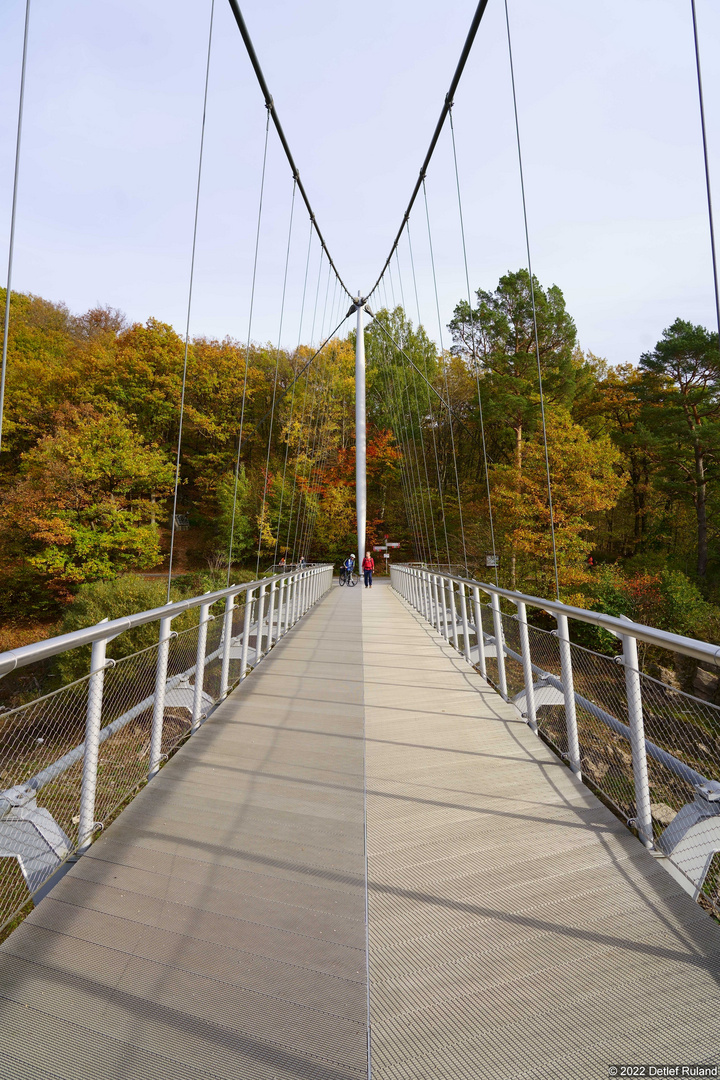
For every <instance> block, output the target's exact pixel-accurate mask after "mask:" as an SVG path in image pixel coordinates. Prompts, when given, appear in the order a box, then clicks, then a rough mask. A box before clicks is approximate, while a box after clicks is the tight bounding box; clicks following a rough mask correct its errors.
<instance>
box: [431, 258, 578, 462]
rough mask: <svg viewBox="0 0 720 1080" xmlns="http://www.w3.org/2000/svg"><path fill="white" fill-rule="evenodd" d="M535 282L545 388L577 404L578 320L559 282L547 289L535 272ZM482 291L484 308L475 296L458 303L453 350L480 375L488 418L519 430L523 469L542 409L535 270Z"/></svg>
mask: <svg viewBox="0 0 720 1080" xmlns="http://www.w3.org/2000/svg"><path fill="white" fill-rule="evenodd" d="M533 288H534V295H535V311H536V316H537V337H538V347H539V352H540V370H541V372H542V379H543V392H544V394H545V396H546V398H547V400H548V401H549V402H552V403H558V404H560V403H562V404H566V405H569V404H570V403H571V402H572V399H573V394H574V385H575V378H576V372H577V365H576V364H574V363H573V357H574V352H575V348H576V338H577V332H576V329H575V323H574V322H573V320H572V319H571V318H570V315H569V314H568V312H567V311H566V309H565V298H564V297H563V294H562V292H561V290H560V289H559V288H558V287H557V285H552V286H550V288H549V289H547V290H545V289H543V288H542V286H541V285H540V283H539V281H538V280H537V278H535V277H533ZM476 296H477V300H478V304H477V307H476V308H474V309H472V310H471V308H470V305H469V304H468V302H467V300H461V301H460V302H459V303H458V304H457V305H456V307H455V312H454V315H453V318H452V319H451V321H450V323H449V329H450V332H451V334H452V338H453V352H455V353H456V354H457V355H459V356H462V357H463V358H464V360H465V362H466V363H467V365H468V367H469V368H470V370H471V371H472V372H473V374H475V372H476V371H477V372H478V374H479V375H480V379H481V392H482V395H483V407H484V409H485V411H486V416H487V419H488V421H489V422H490V423H494V424H496V425H499V426H500V427H503V428H505V429H506V430H508V429H509V430H510V431H511V432H512V434H513V447H512V454H513V457H514V461H515V467H516V469H517V471H518V472H520V471H521V469H522V464H523V439H524V438H525V437H527V436H528V435H530V434H532V431H533V430H534V429H535V427H536V426H537V423H538V420H539V417H540V393H539V383H538V369H537V352H536V347H535V323H534V320H533V308H532V295H531V289H530V275H529V273H528V272H527V270H516V271H515V272H514V273H507V274H505V275H504V276H503V277H501V278H500V281H499V283H498V287H497V289H496V290H495V292H492V293H491V292H486V291H485V290H483V289H478V290H477V293H476Z"/></svg>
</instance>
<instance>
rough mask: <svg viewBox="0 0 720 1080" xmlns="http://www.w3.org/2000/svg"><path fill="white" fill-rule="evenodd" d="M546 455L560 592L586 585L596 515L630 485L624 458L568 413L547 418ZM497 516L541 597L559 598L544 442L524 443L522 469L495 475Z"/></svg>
mask: <svg viewBox="0 0 720 1080" xmlns="http://www.w3.org/2000/svg"><path fill="white" fill-rule="evenodd" d="M547 433H548V456H549V459H550V471H551V475H552V501H553V518H554V523H555V543H556V549H557V560H558V570H559V576H560V581H561V585H565V586H566V587H567V588H569V587H575V586H578V585H580V584H582V582H583V580H584V579H583V573H582V571H583V566H584V562H585V559H586V556H587V554H588V552H589V551H590V549H591V548H592V543H591V541H590V540H589V539H588V534H589V533H590V530H591V523H590V521H589V520H588V519H589V516H590V515H591V514H594V513H596V512H597V511H599V510H605V509H607V508H608V507H610V506H612V505H613V504H614V503H615V501H616V500H617V497H618V495H619V493H620V491H621V490H622V488H623V485H624V484H625V476H624V474H623V472H622V467H621V454H620V451H619V450H618V449H617V447H615V446H614V445H613V444H612V442H611V441H610V439H609V438H608V437H607V436H601V437H600V438H596V439H591V437H590V436H589V434H588V433H587V431H585V429H584V428H582V427H580V425H579V424H575V423H573V421H572V419H571V417H570V415H569V414H568V412H567V411H566V410H564V409H561V408H557V407H556V408H555V409H553V411H552V412H551V413H550V414H549V415H548V424H547ZM490 478H491V490H492V501H493V510H494V511H495V513H496V521H497V526H498V529H499V531H500V532H501V533H502V534H504V537H505V540H506V543H507V544H508V545H509V547H510V549H511V550H512V551H514V552H517V554H518V558H519V561H520V563H521V571H522V572H523V576H524V577H525V579H526V580H528V579H530V580H532V581H533V586H534V588H535V589H536V590H538V592H537V595H539V596H543V595H546V596H547V595H552V593H553V592H554V586H555V582H554V572H553V551H552V533H551V528H550V504H549V499H548V490H547V475H546V470H545V449H544V446H543V443H542V440H541V439H540V438H539V437H538V438H536V439H534V440H532V441H530V442H528V443H527V444H526V447H525V455H524V464H523V469H522V472H521V473H518V472H517V470H516V468H515V466H514V464H504V465H503V464H500V465H494V466H492V468H491V470H490Z"/></svg>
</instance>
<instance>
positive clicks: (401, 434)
mask: <svg viewBox="0 0 720 1080" xmlns="http://www.w3.org/2000/svg"><path fill="white" fill-rule="evenodd" d="M377 321H378V324H379V320H377ZM382 356H383V360H384V364H383V366H382V368H380V370H381V372H382V374H383V377H384V379H385V391H386V395H387V400H388V401H389V402H390V415H391V420H392V421H393V424H394V426H395V428H396V438H397V440H398V443H399V446H400V452H401V458H400V478H401V483H402V487H403V501H404V503H405V512H406V515H407V519H408V525H409V527H410V531H411V533H412V534H413V545H414V548H415V553H416V556H417V557H418V558H419V559H420V560H422V545H421V543H420V530H419V527H418V517H417V513H416V511H415V508H414V507H413V500H412V494H413V492H412V485H411V483H410V480H409V477H408V470H409V468H410V467H411V458H410V453H409V450H408V447H409V440H408V438H407V428H406V425H405V424H404V420H401V415H400V410H399V402H398V394H397V390H396V388H395V377H394V373H393V371H392V365H391V364H390V362H389V361H388V355H387V345H386V343H385V341H383V342H382Z"/></svg>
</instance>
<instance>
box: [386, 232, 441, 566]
mask: <svg viewBox="0 0 720 1080" xmlns="http://www.w3.org/2000/svg"><path fill="white" fill-rule="evenodd" d="M395 261H396V263H397V272H398V281H399V282H400V296H401V297H402V305H403V311H405V289H404V287H403V279H402V271H401V269H400V254H399V249H398V248H396V249H395ZM418 329H419V328H418ZM413 389H414V391H415V410H416V412H417V418H418V430H419V432H420V441H421V443H422V449H423V455H422V456H423V466H424V469H425V489H426V492H427V503H428V513H429V517H430V523H431V525H432V533H433V542H434V544H435V562H440V558H439V554H438V543H437V531H436V529H435V516H434V514H433V509H432V501H431V499H430V474H429V471H428V463H427V445H426V440H425V435H424V432H423V426H422V418H421V416H420V396H419V394H418V386H417V379H413ZM429 546H430V538H429V535H428V547H429ZM431 554H432V550H431ZM430 561H431V562H432V559H430Z"/></svg>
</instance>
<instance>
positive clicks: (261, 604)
mask: <svg viewBox="0 0 720 1080" xmlns="http://www.w3.org/2000/svg"><path fill="white" fill-rule="evenodd" d="M266 589H267V585H266V584H265V582H263V583H262V585H261V586H260V592H259V593H258V612H257V631H256V635H255V666H256V667H257V665H258V664H259V663H260V660H261V659H262V657H263V651H262V639H263V623H264V622H265V590H266Z"/></svg>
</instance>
